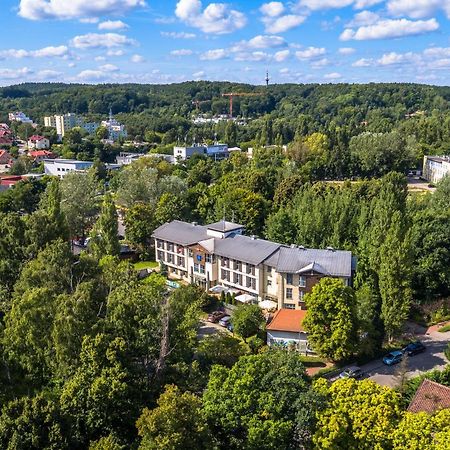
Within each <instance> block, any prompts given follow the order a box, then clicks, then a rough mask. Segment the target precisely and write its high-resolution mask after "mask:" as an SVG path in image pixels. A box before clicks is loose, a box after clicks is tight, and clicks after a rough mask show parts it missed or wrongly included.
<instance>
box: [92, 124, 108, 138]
mask: <svg viewBox="0 0 450 450" xmlns="http://www.w3.org/2000/svg"><path fill="white" fill-rule="evenodd" d="M95 135H96V136H97V139H100V140H102V139H108V137H109V131H108V128H106V127H98V128H97V129H96V130H95Z"/></svg>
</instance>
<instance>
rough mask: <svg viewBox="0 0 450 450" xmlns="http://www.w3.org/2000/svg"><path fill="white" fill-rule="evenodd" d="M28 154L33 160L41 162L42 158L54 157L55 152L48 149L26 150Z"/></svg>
mask: <svg viewBox="0 0 450 450" xmlns="http://www.w3.org/2000/svg"><path fill="white" fill-rule="evenodd" d="M28 156H29V157H30V158H31V159H32V160H33V161H34V162H35V163H38V164H39V163H41V162H42V161H44V159H55V158H56V154H55V153H53V152H51V151H50V150H32V151H29V152H28Z"/></svg>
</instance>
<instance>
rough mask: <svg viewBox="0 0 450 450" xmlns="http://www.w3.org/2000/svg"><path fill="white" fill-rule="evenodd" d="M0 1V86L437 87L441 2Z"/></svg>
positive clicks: (445, 42)
mask: <svg viewBox="0 0 450 450" xmlns="http://www.w3.org/2000/svg"><path fill="white" fill-rule="evenodd" d="M219 1H220V0H218V2H217V3H212V2H210V1H207V0H179V1H176V0H173V1H171V0H159V1H158V0H107V1H105V0H3V2H2V6H3V8H2V13H1V15H2V17H1V18H2V32H1V36H2V38H1V41H0V85H8V84H16V83H20V82H26V81H64V82H83V83H102V82H118V83H121V82H138V83H170V82H179V81H185V80H197V79H208V80H231V81H241V82H249V83H255V84H260V83H264V78H265V71H266V69H268V70H269V72H270V77H271V79H272V82H274V83H283V82H303V83H308V82H319V83H329V82H352V83H353V82H371V81H398V82H400V81H407V82H420V83H430V84H448V82H449V69H450V41H449V31H450V25H449V18H450V0H293V1H290V2H286V1H284V2H278V1H274V2H264V1H256V0H234V1H231V2H225V3H219Z"/></svg>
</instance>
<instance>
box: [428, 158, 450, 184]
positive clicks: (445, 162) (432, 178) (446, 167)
mask: <svg viewBox="0 0 450 450" xmlns="http://www.w3.org/2000/svg"><path fill="white" fill-rule="evenodd" d="M422 176H423V177H424V178H425V179H426V180H427V181H429V182H430V183H438V182H439V181H441V180H442V178H444V177H445V176H450V156H424V158H423V172H422Z"/></svg>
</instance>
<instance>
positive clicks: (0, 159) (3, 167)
mask: <svg viewBox="0 0 450 450" xmlns="http://www.w3.org/2000/svg"><path fill="white" fill-rule="evenodd" d="M13 161H14V160H13V157H12V156H11V155H10V154H9V153H8V152H7V151H6V150H0V172H4V171H7V170H9V169H10V167H11V165H12V163H13Z"/></svg>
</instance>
